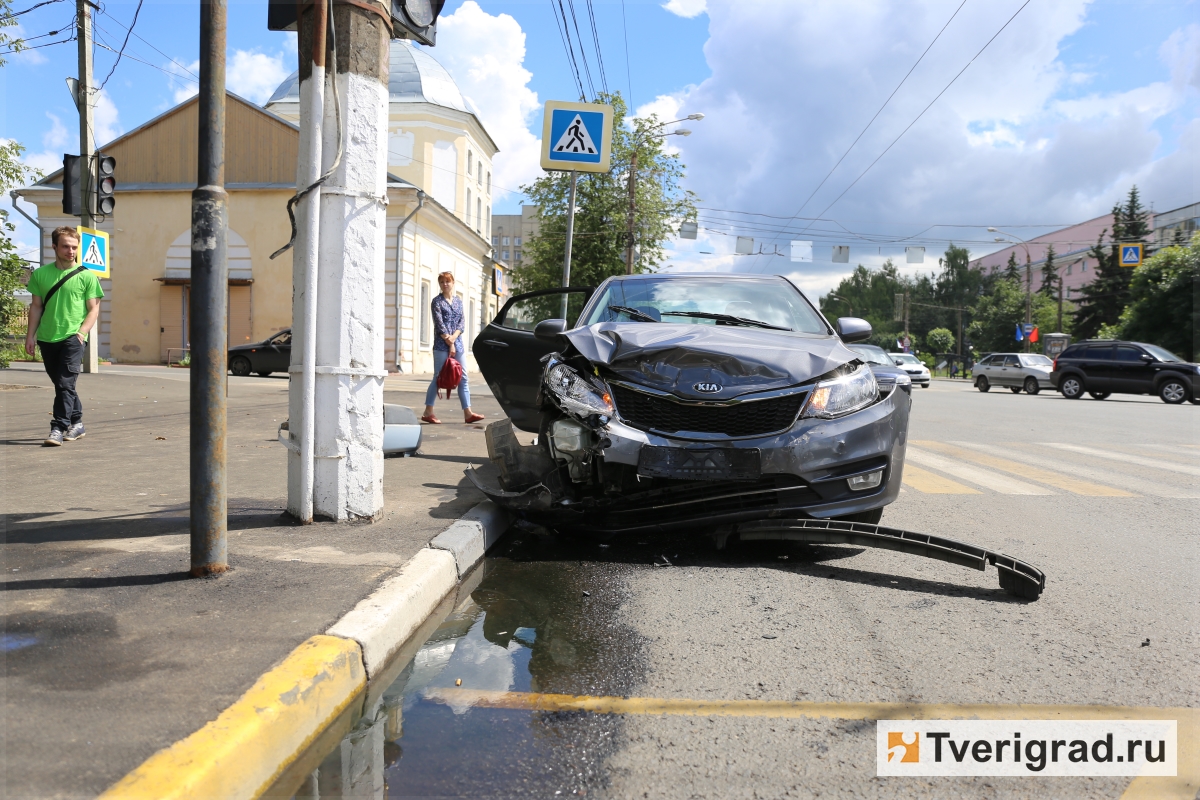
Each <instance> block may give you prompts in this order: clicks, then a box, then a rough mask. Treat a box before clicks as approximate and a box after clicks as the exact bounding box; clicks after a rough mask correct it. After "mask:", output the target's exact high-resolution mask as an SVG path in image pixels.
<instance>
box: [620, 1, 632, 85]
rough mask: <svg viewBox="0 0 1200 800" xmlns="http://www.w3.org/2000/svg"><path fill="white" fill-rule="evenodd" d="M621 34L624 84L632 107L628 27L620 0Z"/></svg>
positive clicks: (623, 2)
mask: <svg viewBox="0 0 1200 800" xmlns="http://www.w3.org/2000/svg"><path fill="white" fill-rule="evenodd" d="M621 32H622V33H624V34H625V82H626V84H627V88H628V89H629V103H628V105H629V107H630V108H632V107H633V77H632V74H631V73H630V71H629V25H628V23H626V21H625V0H621Z"/></svg>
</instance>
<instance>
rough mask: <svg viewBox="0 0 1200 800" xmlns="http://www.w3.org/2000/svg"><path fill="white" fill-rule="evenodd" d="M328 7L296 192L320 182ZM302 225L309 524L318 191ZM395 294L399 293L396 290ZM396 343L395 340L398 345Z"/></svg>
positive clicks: (316, 29)
mask: <svg viewBox="0 0 1200 800" xmlns="http://www.w3.org/2000/svg"><path fill="white" fill-rule="evenodd" d="M328 14H329V7H328V6H327V5H326V3H325V0H317V2H315V3H313V6H312V24H313V44H312V75H311V77H310V78H309V81H308V98H307V99H308V108H306V109H305V112H306V113H305V114H304V118H303V119H302V120H301V121H302V122H304V123H305V124H306V125H307V128H308V130H307V133H308V139H307V142H306V144H307V145H308V152H307V153H305V156H306V167H307V168H306V169H305V172H304V175H303V176H302V178H301V180H300V183H301V186H300V190H303V189H305V188H307V187H308V186H311V185H312V184H313V183H315V182H316V181H317V179H319V178H320V177H321V172H322V171H323V162H322V157H323V153H322V148H321V144H322V122H323V121H324V118H325V48H326V46H327V42H326V38H327V28H328V23H329V16H328ZM302 214H303V216H302V218H301V225H302V226H303V228H304V232H305V237H304V253H303V258H304V325H303V329H302V330H303V334H304V339H303V342H302V351H301V352H302V355H301V358H302V359H303V361H302V364H301V373H300V383H301V387H300V523H301V524H302V525H308V524H309V523H311V522H312V521H313V470H314V466H313V463H314V461H313V458H314V453H315V452H316V446H315V439H316V418H317V412H316V392H317V275H318V271H317V267H318V262H319V260H320V258H319V254H320V249H319V244H320V228H321V189H320V187H318V188H316V189H314V190H313V191H312V192H310V193H309V194H308V197H307V198H305V200H304V207H303V212H302ZM397 288H399V287H398V286H397ZM397 342H399V339H397Z"/></svg>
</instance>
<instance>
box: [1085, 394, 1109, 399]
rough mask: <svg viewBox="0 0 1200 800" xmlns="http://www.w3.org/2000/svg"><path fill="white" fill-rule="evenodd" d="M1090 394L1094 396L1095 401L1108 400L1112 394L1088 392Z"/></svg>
mask: <svg viewBox="0 0 1200 800" xmlns="http://www.w3.org/2000/svg"><path fill="white" fill-rule="evenodd" d="M1088 394H1090V395H1091V396H1092V399H1093V400H1107V399H1108V396H1109V395H1111V394H1112V392H1088Z"/></svg>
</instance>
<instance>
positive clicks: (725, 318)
mask: <svg viewBox="0 0 1200 800" xmlns="http://www.w3.org/2000/svg"><path fill="white" fill-rule="evenodd" d="M610 308H611V306H610ZM662 315H663V316H664V317H693V318H695V319H715V320H716V321H717V322H725V323H728V324H730V325H749V326H751V327H753V328H766V329H768V330H772V331H790V330H791V328H783V327H780V326H779V325H772V324H771V323H769V322H763V321H762V320H757V319H747V318H746V317H735V316H733V315H731V314H709V313H708V312H707V311H664V312H662Z"/></svg>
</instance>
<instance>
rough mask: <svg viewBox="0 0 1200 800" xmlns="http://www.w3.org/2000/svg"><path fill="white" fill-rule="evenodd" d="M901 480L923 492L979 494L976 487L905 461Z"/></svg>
mask: <svg viewBox="0 0 1200 800" xmlns="http://www.w3.org/2000/svg"><path fill="white" fill-rule="evenodd" d="M902 482H903V483H904V484H906V485H908V486H911V487H912V488H914V489H916V490H917V491H918V492H924V493H925V494H979V490H978V489H972V488H971V487H970V486H964V485H963V484H961V483H958V482H957V481H952V480H950V479H949V478H943V477H942V476H941V475H938V474H936V473H933V472H929V471H927V470H923V469H921V468H920V467H914V466H913V465H912V464H907V463H906V464H905V465H904V479H903V481H902ZM900 491H904V490H903V489H901V490H900Z"/></svg>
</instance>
